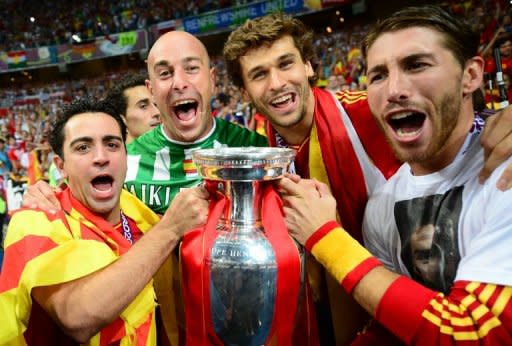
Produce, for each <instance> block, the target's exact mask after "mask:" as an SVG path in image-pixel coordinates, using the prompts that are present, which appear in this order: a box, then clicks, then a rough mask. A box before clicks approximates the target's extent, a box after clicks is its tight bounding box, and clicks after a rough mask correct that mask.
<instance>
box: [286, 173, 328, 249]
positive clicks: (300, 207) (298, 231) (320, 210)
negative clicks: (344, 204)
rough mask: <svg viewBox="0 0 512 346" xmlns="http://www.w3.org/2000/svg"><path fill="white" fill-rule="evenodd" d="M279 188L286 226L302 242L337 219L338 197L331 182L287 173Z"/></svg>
mask: <svg viewBox="0 0 512 346" xmlns="http://www.w3.org/2000/svg"><path fill="white" fill-rule="evenodd" d="M279 191H280V193H281V198H282V199H283V209H284V216H285V222H286V226H287V227H288V230H289V232H290V234H291V235H292V236H293V237H294V238H295V239H296V240H297V241H298V242H299V243H301V244H302V245H304V244H305V243H306V241H307V240H308V238H309V237H310V236H311V235H312V234H313V233H314V232H315V231H316V230H317V229H318V228H320V227H321V226H322V225H324V224H325V223H326V222H328V221H332V220H336V200H335V199H334V197H333V196H332V195H331V193H330V191H329V187H327V185H325V184H323V183H320V182H318V181H316V180H309V179H298V178H297V176H294V175H291V176H290V175H286V176H285V177H284V178H282V179H281V181H280V182H279Z"/></svg>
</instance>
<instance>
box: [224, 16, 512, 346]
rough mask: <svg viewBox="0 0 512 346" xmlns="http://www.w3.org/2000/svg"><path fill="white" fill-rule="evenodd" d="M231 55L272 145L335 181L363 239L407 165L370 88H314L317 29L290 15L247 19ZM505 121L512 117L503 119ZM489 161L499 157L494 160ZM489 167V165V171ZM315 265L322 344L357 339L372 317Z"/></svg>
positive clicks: (345, 213) (302, 168)
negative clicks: (383, 189) (389, 139)
mask: <svg viewBox="0 0 512 346" xmlns="http://www.w3.org/2000/svg"><path fill="white" fill-rule="evenodd" d="M224 57H225V59H226V66H227V68H228V72H229V73H230V75H231V77H232V79H233V82H234V83H235V85H237V86H239V87H240V88H241V89H242V94H243V95H245V97H247V98H248V99H250V100H251V101H252V103H253V105H254V106H255V107H256V109H257V111H258V112H259V113H261V114H262V115H264V116H265V117H266V118H267V119H268V120H269V127H268V129H267V133H268V135H269V142H270V144H271V145H273V146H288V147H292V148H295V149H296V150H297V155H296V158H295V162H294V169H295V172H296V173H297V174H299V175H300V176H301V177H303V178H315V179H317V180H319V181H321V182H323V183H325V184H327V185H329V187H330V190H331V191H332V193H333V195H334V197H335V199H336V202H337V210H338V218H339V220H340V221H341V223H342V224H343V226H344V228H345V230H347V232H348V233H349V234H350V235H351V236H353V237H354V238H355V239H357V240H359V241H360V242H362V231H361V230H362V220H363V214H364V209H365V206H366V202H367V200H368V196H369V195H370V194H371V193H372V192H374V191H375V190H376V188H377V187H379V186H380V185H382V184H383V183H384V182H385V181H386V179H388V178H389V177H390V176H391V175H393V174H394V173H395V172H396V170H397V169H398V167H399V165H400V162H399V161H398V160H397V159H396V158H395V155H394V154H393V152H392V151H391V149H390V147H389V146H388V145H387V143H386V140H385V137H384V135H383V134H382V132H381V131H380V129H379V127H378V126H377V123H376V122H375V121H374V120H373V118H372V115H371V112H370V109H369V106H368V100H367V97H366V93H365V92H356V93H353V92H340V93H337V94H336V95H332V94H330V93H329V92H327V91H324V90H321V89H318V88H313V87H311V80H312V78H313V68H312V65H311V64H312V59H313V58H314V51H313V43H312V33H311V32H309V31H308V30H307V29H306V28H305V26H304V25H303V23H302V22H300V21H299V20H297V19H293V18H291V17H289V16H285V15H282V14H271V15H268V16H265V17H261V18H257V19H254V20H248V21H247V22H245V24H244V25H242V26H240V27H239V28H237V29H236V30H235V31H234V32H233V33H231V35H230V36H229V38H228V40H227V42H226V44H225V46H224ZM507 112H508V111H507ZM505 114H506V113H504V114H503V115H505ZM498 119H500V118H498ZM504 119H507V116H505V117H501V119H500V120H504ZM496 120H497V119H494V120H493V121H496ZM507 121H508V120H505V121H503V122H502V123H503V124H506V122H507ZM490 125H491V126H488V127H489V130H491V129H494V130H498V131H502V130H503V133H498V132H494V133H493V134H491V131H487V132H488V133H487V135H491V137H495V138H503V137H504V135H505V134H509V133H510V126H509V125H508V126H507V125H503V127H500V128H497V127H495V126H492V125H494V123H491V124H490ZM509 136H510V135H509ZM508 141H510V138H508V139H506V140H504V142H503V143H502V144H500V149H499V151H500V152H502V153H505V155H503V156H501V157H502V158H503V160H504V159H505V157H508V156H509V155H510V150H504V149H503V148H504V147H507V146H508V145H507V144H506V143H507V142H508ZM487 142H488V143H491V142H493V143H495V142H494V141H489V140H487ZM497 156H500V155H497ZM488 161H489V162H488V163H491V162H494V158H492V157H489V160H488ZM486 167H487V166H486ZM487 170H488V168H485V169H484V170H483V172H484V173H483V174H484V175H486V174H488V173H486V172H487ZM511 172H512V167H510V168H509V169H508V171H506V172H505V173H504V175H503V177H504V180H503V181H501V182H500V186H501V188H505V187H506V186H507V184H508V182H507V180H506V178H507V177H510V175H511ZM308 265H309V270H308V274H309V283H310V285H311V290H312V292H313V294H312V295H313V297H315V298H316V300H315V305H316V310H317V311H316V317H317V324H318V327H319V337H320V341H321V343H322V344H347V343H349V341H350V340H351V339H352V338H353V337H354V335H355V332H356V330H357V329H359V328H360V327H361V321H362V320H364V314H361V313H357V312H356V310H357V309H358V307H357V304H352V303H351V302H350V298H349V297H347V296H344V292H343V290H341V289H340V287H339V284H338V282H337V281H336V280H334V279H333V278H332V276H330V275H326V276H325V277H324V276H323V274H322V273H321V272H320V270H321V268H319V265H318V263H316V262H314V261H311V262H310V263H308ZM348 311H350V312H348Z"/></svg>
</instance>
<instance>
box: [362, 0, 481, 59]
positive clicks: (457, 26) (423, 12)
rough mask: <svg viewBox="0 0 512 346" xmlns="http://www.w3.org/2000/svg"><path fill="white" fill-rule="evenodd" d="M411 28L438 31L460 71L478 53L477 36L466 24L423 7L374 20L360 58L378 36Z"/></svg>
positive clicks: (436, 7)
mask: <svg viewBox="0 0 512 346" xmlns="http://www.w3.org/2000/svg"><path fill="white" fill-rule="evenodd" d="M413 27H426V28H430V29H433V30H435V31H437V32H439V33H440V34H441V35H442V36H443V38H444V42H443V44H444V46H445V48H447V49H448V50H450V51H451V52H452V54H453V56H454V57H455V59H456V60H457V62H458V63H459V64H460V66H461V67H462V68H464V66H465V64H466V62H467V61H468V60H469V59H471V58H472V57H474V56H476V55H477V54H478V44H479V35H478V33H476V32H475V31H474V30H473V29H472V27H471V26H470V25H469V24H468V23H466V22H464V21H463V20H461V19H459V18H457V17H454V16H452V15H451V14H450V13H448V12H446V11H445V10H443V9H442V8H441V7H439V6H436V5H424V6H412V7H407V8H404V9H402V10H400V11H398V12H395V13H393V14H392V15H391V16H389V17H387V18H385V19H383V20H380V21H378V22H377V23H376V24H375V25H374V26H373V27H372V28H371V29H370V31H369V32H368V33H367V35H366V37H365V38H364V40H363V49H362V52H363V56H364V57H365V58H366V57H367V54H368V50H369V49H370V47H371V46H372V45H373V44H374V43H375V41H376V40H377V39H378V38H379V37H380V36H381V35H382V34H385V33H388V32H394V31H398V30H403V29H408V28H413Z"/></svg>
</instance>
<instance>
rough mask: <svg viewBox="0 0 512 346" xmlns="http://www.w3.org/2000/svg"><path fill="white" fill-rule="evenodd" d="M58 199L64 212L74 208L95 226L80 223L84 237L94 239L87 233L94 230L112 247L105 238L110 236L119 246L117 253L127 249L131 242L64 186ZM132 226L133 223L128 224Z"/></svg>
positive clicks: (134, 230) (136, 229)
mask: <svg viewBox="0 0 512 346" xmlns="http://www.w3.org/2000/svg"><path fill="white" fill-rule="evenodd" d="M58 198H59V201H60V203H61V205H62V209H63V210H64V211H66V212H68V213H69V212H70V211H71V209H75V210H76V211H77V212H78V213H80V214H81V216H82V217H83V219H84V220H87V221H89V222H90V223H92V224H93V225H94V226H96V227H97V229H94V228H90V227H87V226H86V225H84V224H82V225H81V232H84V234H85V235H86V237H87V238H88V239H95V240H96V237H95V236H92V235H91V234H88V233H89V232H94V233H95V234H96V235H97V236H99V237H100V239H102V240H103V242H105V244H107V245H109V246H110V247H111V248H112V245H113V244H112V243H111V242H110V241H108V239H107V238H110V240H111V241H113V242H114V243H115V244H117V246H118V247H119V254H121V255H122V254H124V253H125V252H126V251H128V250H129V249H130V247H131V245H132V244H130V242H128V241H127V240H126V239H125V238H124V237H123V235H122V234H121V233H120V232H119V231H117V230H116V229H115V228H114V226H112V225H111V224H110V223H109V222H108V221H107V220H105V219H104V218H103V217H101V216H99V215H97V214H94V213H93V212H91V211H90V210H89V209H87V208H86V207H85V206H84V205H83V204H82V203H80V201H78V200H77V199H75V198H74V197H73V195H72V194H71V190H70V189H69V187H68V188H66V189H65V190H64V191H62V192H61V193H60V194H58ZM130 225H131V226H133V223H131V224H130ZM136 231H138V228H135V229H132V232H133V233H135V232H136ZM112 250H113V251H115V252H117V249H112Z"/></svg>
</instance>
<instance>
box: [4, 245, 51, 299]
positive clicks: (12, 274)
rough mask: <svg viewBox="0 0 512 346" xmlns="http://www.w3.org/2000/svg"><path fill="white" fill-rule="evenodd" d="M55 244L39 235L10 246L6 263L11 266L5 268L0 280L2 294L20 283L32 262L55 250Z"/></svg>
mask: <svg viewBox="0 0 512 346" xmlns="http://www.w3.org/2000/svg"><path fill="white" fill-rule="evenodd" d="M56 246H57V243H55V242H54V241H53V240H52V239H51V238H48V237H44V236H39V235H27V236H25V237H23V238H22V239H20V240H18V241H17V242H15V243H13V244H11V245H9V246H8V247H7V248H6V249H5V262H6V263H10V264H11V265H9V266H5V265H4V266H3V268H2V276H1V280H0V292H5V291H7V290H10V289H12V288H14V287H16V286H18V283H19V281H20V277H21V273H22V272H23V270H24V269H25V266H26V264H27V263H28V262H30V260H32V259H34V258H36V257H37V256H39V255H41V254H43V253H45V252H47V251H49V250H51V249H53V248H55V247H56ZM11 257H12V258H16V260H15V261H9V260H8V259H9V258H11Z"/></svg>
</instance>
